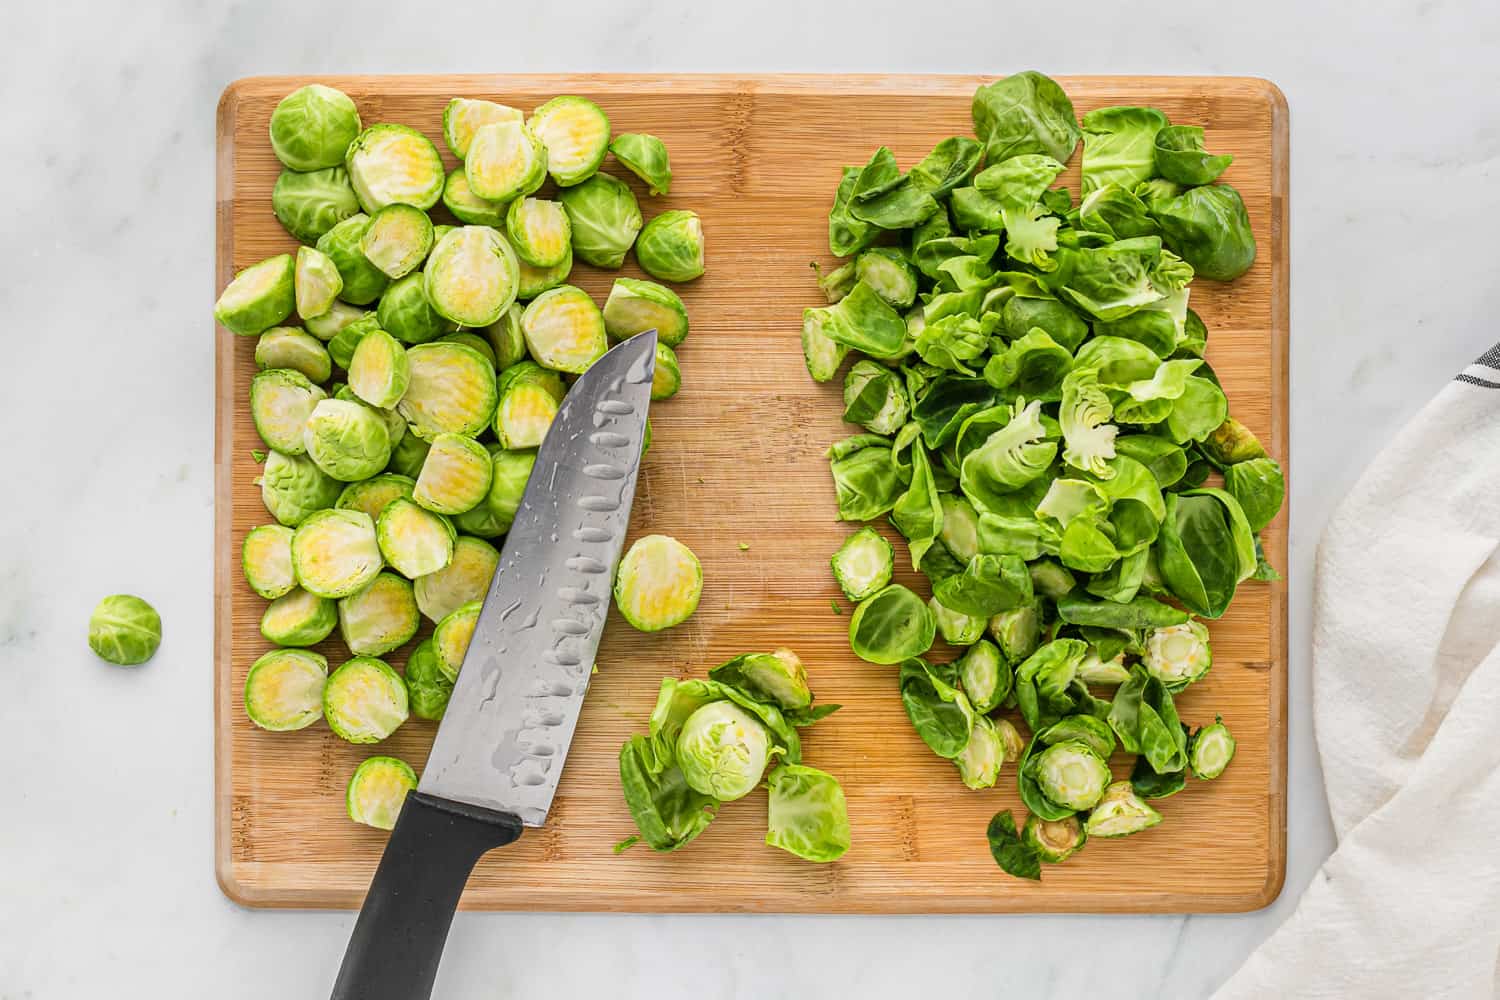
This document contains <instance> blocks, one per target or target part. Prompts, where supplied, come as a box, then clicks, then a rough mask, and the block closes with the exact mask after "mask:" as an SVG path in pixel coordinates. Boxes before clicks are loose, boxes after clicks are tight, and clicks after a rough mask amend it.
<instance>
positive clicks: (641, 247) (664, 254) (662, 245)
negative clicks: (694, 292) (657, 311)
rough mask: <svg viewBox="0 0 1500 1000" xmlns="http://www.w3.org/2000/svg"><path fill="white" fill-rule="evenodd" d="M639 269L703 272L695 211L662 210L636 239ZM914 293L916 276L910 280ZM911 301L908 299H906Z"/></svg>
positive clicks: (687, 276)
mask: <svg viewBox="0 0 1500 1000" xmlns="http://www.w3.org/2000/svg"><path fill="white" fill-rule="evenodd" d="M635 259H636V260H638V261H640V264H641V270H643V271H645V272H646V273H647V274H649V275H651V276H652V277H653V278H660V279H662V280H663V281H692V280H693V279H694V278H697V277H699V276H700V275H702V274H703V223H702V222H701V221H699V219H698V214H697V213H696V212H688V211H684V210H682V209H673V210H672V211H670V212H663V213H661V214H660V215H658V216H657V217H656V218H654V219H652V220H651V221H650V222H648V223H646V228H645V229H642V230H641V235H640V237H639V238H638V239H637V240H636V241H635ZM912 285H913V289H912V290H913V293H915V290H916V287H915V286H916V279H915V278H914V279H913V280H912ZM907 304H908V305H910V303H907Z"/></svg>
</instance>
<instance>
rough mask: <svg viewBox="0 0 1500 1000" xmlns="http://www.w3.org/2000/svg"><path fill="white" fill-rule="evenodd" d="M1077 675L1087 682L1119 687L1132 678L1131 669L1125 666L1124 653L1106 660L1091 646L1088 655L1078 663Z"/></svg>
mask: <svg viewBox="0 0 1500 1000" xmlns="http://www.w3.org/2000/svg"><path fill="white" fill-rule="evenodd" d="M1077 677H1078V679H1079V680H1081V681H1083V682H1084V683H1085V684H1098V685H1101V686H1104V687H1118V686H1119V685H1121V684H1124V683H1125V682H1126V681H1128V680H1129V679H1130V670H1129V668H1127V667H1126V666H1125V654H1124V653H1120V654H1119V655H1117V656H1115V657H1114V658H1113V659H1109V660H1105V659H1102V658H1100V656H1099V653H1098V652H1097V651H1095V650H1094V649H1092V648H1091V649H1090V650H1089V652H1088V655H1087V656H1085V657H1084V658H1083V660H1082V661H1081V662H1080V663H1079V664H1078V673H1077Z"/></svg>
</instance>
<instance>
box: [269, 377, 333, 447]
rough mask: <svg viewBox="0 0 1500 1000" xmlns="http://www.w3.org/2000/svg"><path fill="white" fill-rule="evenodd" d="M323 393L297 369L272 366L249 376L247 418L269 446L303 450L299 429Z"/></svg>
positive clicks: (320, 399)
mask: <svg viewBox="0 0 1500 1000" xmlns="http://www.w3.org/2000/svg"><path fill="white" fill-rule="evenodd" d="M326 396H327V394H326V393H325V392H324V391H323V390H322V389H321V388H319V387H318V386H316V385H313V383H312V382H311V381H310V380H309V379H308V377H307V376H306V375H304V374H302V373H301V372H299V371H293V370H292V369H290V368H272V369H269V370H268V371H263V372H258V373H257V374H256V375H255V376H254V377H253V378H252V379H251V380H250V419H251V420H253V421H254V422H255V432H256V433H257V434H259V435H260V439H261V440H262V441H264V442H265V443H266V444H267V445H268V446H269V447H271V448H274V449H275V450H276V451H279V452H283V453H285V454H287V455H301V454H303V453H304V452H306V451H307V446H306V443H305V441H304V438H303V430H304V428H305V427H306V426H307V421H308V419H309V418H310V417H311V416H312V414H313V411H314V410H315V409H317V406H318V404H319V403H320V402H323V401H324V399H325V398H326Z"/></svg>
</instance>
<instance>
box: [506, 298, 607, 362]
mask: <svg viewBox="0 0 1500 1000" xmlns="http://www.w3.org/2000/svg"><path fill="white" fill-rule="evenodd" d="M521 332H522V333H523V334H524V335H525V337H526V348H527V351H528V352H529V353H530V354H531V356H532V357H533V358H535V359H536V361H537V363H538V364H540V365H542V366H543V367H545V368H551V369H552V370H553V371H562V372H571V373H573V374H575V375H576V374H582V373H583V372H586V371H588V369H589V366H590V365H592V364H593V363H594V362H595V361H598V360H599V359H600V358H602V357H603V356H604V352H605V351H607V350H608V349H609V340H608V338H607V337H605V335H604V315H603V314H602V313H601V312H600V311H599V307H598V306H596V305H594V300H593V299H591V298H589V294H588V293H587V292H585V291H584V290H583V289H581V288H575V287H574V286H572V285H562V286H559V287H557V288H553V289H551V290H549V291H546V292H543V293H542V294H541V295H538V296H537V297H536V298H535V299H532V300H531V304H530V305H528V306H527V307H526V311H525V312H524V313H522V315H521Z"/></svg>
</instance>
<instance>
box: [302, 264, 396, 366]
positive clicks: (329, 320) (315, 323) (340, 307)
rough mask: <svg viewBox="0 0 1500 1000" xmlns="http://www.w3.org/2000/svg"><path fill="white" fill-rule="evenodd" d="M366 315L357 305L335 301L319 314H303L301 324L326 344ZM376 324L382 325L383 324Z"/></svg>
mask: <svg viewBox="0 0 1500 1000" xmlns="http://www.w3.org/2000/svg"><path fill="white" fill-rule="evenodd" d="M340 285H342V279H340ZM368 315H369V313H367V312H365V311H364V310H363V309H361V308H359V307H358V306H351V305H350V304H349V303H347V302H335V303H334V304H333V305H332V306H330V307H329V308H328V311H327V312H326V313H323V314H322V315H321V316H304V317H303V319H304V320H305V322H304V323H303V324H302V325H303V326H304V327H306V328H307V332H308V333H310V334H312V335H313V336H314V337H317V338H318V339H319V340H321V341H323V343H325V344H327V343H328V342H329V341H331V340H333V338H335V337H337V336H338V335H339V333H340V332H341V331H342V330H344V329H345V328H346V327H348V326H350V325H352V324H353V323H355V322H357V321H359V320H362V319H364V318H365V317H366V316H368ZM377 325H379V326H382V327H383V326H384V325H385V324H383V323H382V324H377ZM330 353H332V352H330Z"/></svg>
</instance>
